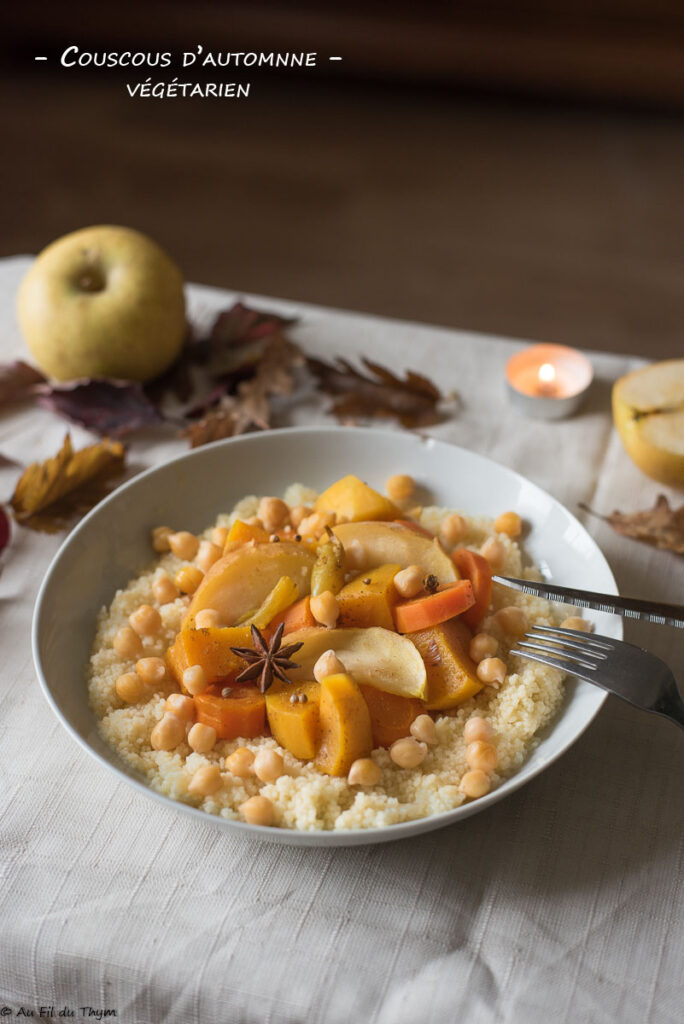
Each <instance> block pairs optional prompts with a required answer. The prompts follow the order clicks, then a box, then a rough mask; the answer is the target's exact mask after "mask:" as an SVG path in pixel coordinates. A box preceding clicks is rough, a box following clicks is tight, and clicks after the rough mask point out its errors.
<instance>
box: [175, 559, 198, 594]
mask: <svg viewBox="0 0 684 1024" xmlns="http://www.w3.org/2000/svg"><path fill="white" fill-rule="evenodd" d="M203 579H204V573H203V572H202V570H201V569H198V567H197V566H196V565H184V566H183V568H182V569H179V570H178V572H177V573H176V586H177V587H178V588H179V589H180V590H182V591H183V593H184V594H194V593H195V591H196V590H197V588H198V587H199V585H200V583H201V582H202V580H203Z"/></svg>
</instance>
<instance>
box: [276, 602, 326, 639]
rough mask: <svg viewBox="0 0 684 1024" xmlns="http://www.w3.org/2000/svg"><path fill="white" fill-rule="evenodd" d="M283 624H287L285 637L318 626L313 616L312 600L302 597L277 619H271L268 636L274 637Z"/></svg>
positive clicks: (284, 632)
mask: <svg viewBox="0 0 684 1024" xmlns="http://www.w3.org/2000/svg"><path fill="white" fill-rule="evenodd" d="M281 622H284V623H285V629H284V630H283V635H286V634H287V633H294V632H295V631H296V630H298V629H307V628H309V627H312V626H315V625H316V620H315V619H314V617H313V615H312V614H311V598H310V597H309V596H308V595H307V597H302V598H300V599H299V601H295V603H294V604H291V605H290V607H289V608H286V609H285V610H284V611H282V612H280V614H279V615H276V616H275V618H273V619H271V621H270V622H269V624H268V630H267V633H268V636H272V635H273V633H275V631H276V629H277V628H278V626H279V625H280V623H281Z"/></svg>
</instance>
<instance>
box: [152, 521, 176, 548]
mask: <svg viewBox="0 0 684 1024" xmlns="http://www.w3.org/2000/svg"><path fill="white" fill-rule="evenodd" d="M172 533H173V530H172V529H171V527H170V526H155V528H154V530H153V531H152V547H153V548H154V550H155V551H159V553H160V554H161V552H162V551H168V550H169V537H170V536H171V534H172Z"/></svg>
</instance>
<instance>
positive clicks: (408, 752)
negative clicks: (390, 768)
mask: <svg viewBox="0 0 684 1024" xmlns="http://www.w3.org/2000/svg"><path fill="white" fill-rule="evenodd" d="M389 755H390V757H391V758H392V760H393V761H394V763H395V764H396V765H398V767H399V768H417V767H418V765H419V764H422V762H423V761H424V760H425V757H426V755H427V746H426V744H425V743H420V742H419V741H418V740H416V739H414V738H413V736H405V737H404V738H402V739H400V740H395V741H394V743H393V744H392V746H391V747H390V748H389Z"/></svg>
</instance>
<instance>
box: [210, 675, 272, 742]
mask: <svg viewBox="0 0 684 1024" xmlns="http://www.w3.org/2000/svg"><path fill="white" fill-rule="evenodd" d="M195 710H196V712H197V721H198V722H202V724H203V725H210V726H211V727H212V728H213V729H216V735H217V737H218V739H220V740H236V739H238V738H239V737H241V738H243V739H251V738H252V737H254V736H263V735H264V733H265V732H266V701H265V699H264V695H263V693H260V692H259V690H258V689H257V688H256V686H235V687H233V692H232V693H231V694H230V696H228V697H223V696H222V695H221V694H218V693H215V692H213V691H212V690H207V691H205V692H204V693H198V694H196V695H195Z"/></svg>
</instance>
